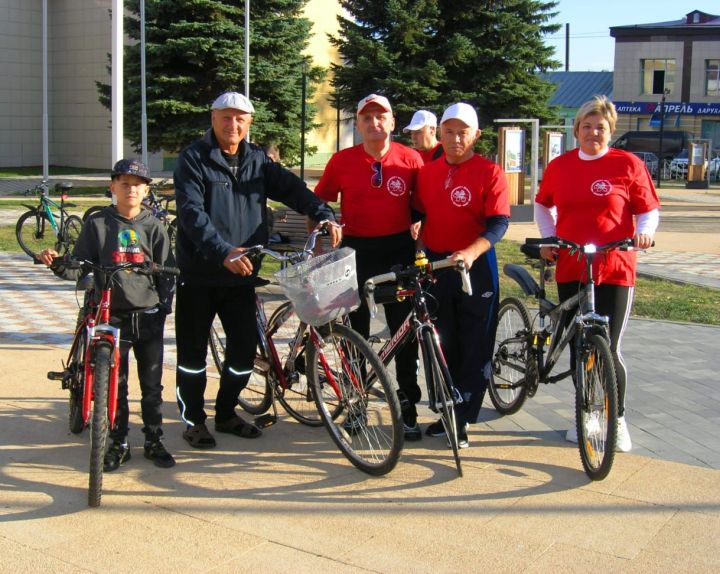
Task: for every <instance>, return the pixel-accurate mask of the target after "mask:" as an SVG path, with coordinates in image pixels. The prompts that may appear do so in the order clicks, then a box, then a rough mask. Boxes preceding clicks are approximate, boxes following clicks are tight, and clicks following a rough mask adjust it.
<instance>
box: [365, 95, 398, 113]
mask: <svg viewBox="0 0 720 574" xmlns="http://www.w3.org/2000/svg"><path fill="white" fill-rule="evenodd" d="M370 104H377V105H378V106H380V107H381V108H382V109H383V110H385V111H386V112H390V113H392V107H390V102H389V101H388V99H387V98H386V97H385V96H378V95H377V94H370V95H369V96H365V97H364V98H363V99H362V100H360V101H359V102H358V107H357V113H358V114H361V113H362V112H363V110H364V109H365V108H366V107H367V106H369V105H370Z"/></svg>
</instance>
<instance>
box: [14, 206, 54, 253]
mask: <svg viewBox="0 0 720 574" xmlns="http://www.w3.org/2000/svg"><path fill="white" fill-rule="evenodd" d="M15 237H16V238H17V242H18V244H19V245H20V247H21V249H22V250H23V251H24V252H25V253H26V254H27V255H28V256H30V257H32V258H33V259H36V258H37V256H38V254H39V253H40V252H41V251H42V250H43V249H55V245H56V243H57V233H56V232H55V229H54V228H53V226H52V224H51V223H50V220H49V219H48V216H47V214H45V213H42V212H36V211H26V212H25V213H23V214H22V215H21V216H20V218H19V219H18V221H17V224H16V225H15Z"/></svg>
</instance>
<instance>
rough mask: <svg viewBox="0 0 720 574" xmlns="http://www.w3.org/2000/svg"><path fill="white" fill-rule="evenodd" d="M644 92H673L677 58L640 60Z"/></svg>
mask: <svg viewBox="0 0 720 574" xmlns="http://www.w3.org/2000/svg"><path fill="white" fill-rule="evenodd" d="M640 65H641V68H642V69H641V74H642V93H643V94H662V93H663V92H664V91H666V90H667V93H668V94H672V93H673V88H674V87H675V60H640Z"/></svg>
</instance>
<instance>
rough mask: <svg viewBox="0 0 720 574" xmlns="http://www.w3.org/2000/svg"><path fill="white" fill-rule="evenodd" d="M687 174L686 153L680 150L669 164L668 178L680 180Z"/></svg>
mask: <svg viewBox="0 0 720 574" xmlns="http://www.w3.org/2000/svg"><path fill="white" fill-rule="evenodd" d="M687 173H688V151H687V150H686V149H684V150H682V151H681V152H680V153H679V154H677V155H676V156H675V157H674V158H673V159H672V161H671V162H670V177H672V178H675V179H680V178H683V177H685V178H686V177H687Z"/></svg>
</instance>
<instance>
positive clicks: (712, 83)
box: [705, 60, 720, 96]
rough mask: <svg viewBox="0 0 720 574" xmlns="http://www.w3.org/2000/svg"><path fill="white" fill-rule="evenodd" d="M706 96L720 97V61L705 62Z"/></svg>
mask: <svg viewBox="0 0 720 574" xmlns="http://www.w3.org/2000/svg"><path fill="white" fill-rule="evenodd" d="M705 95H706V96H720V60H705Z"/></svg>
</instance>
